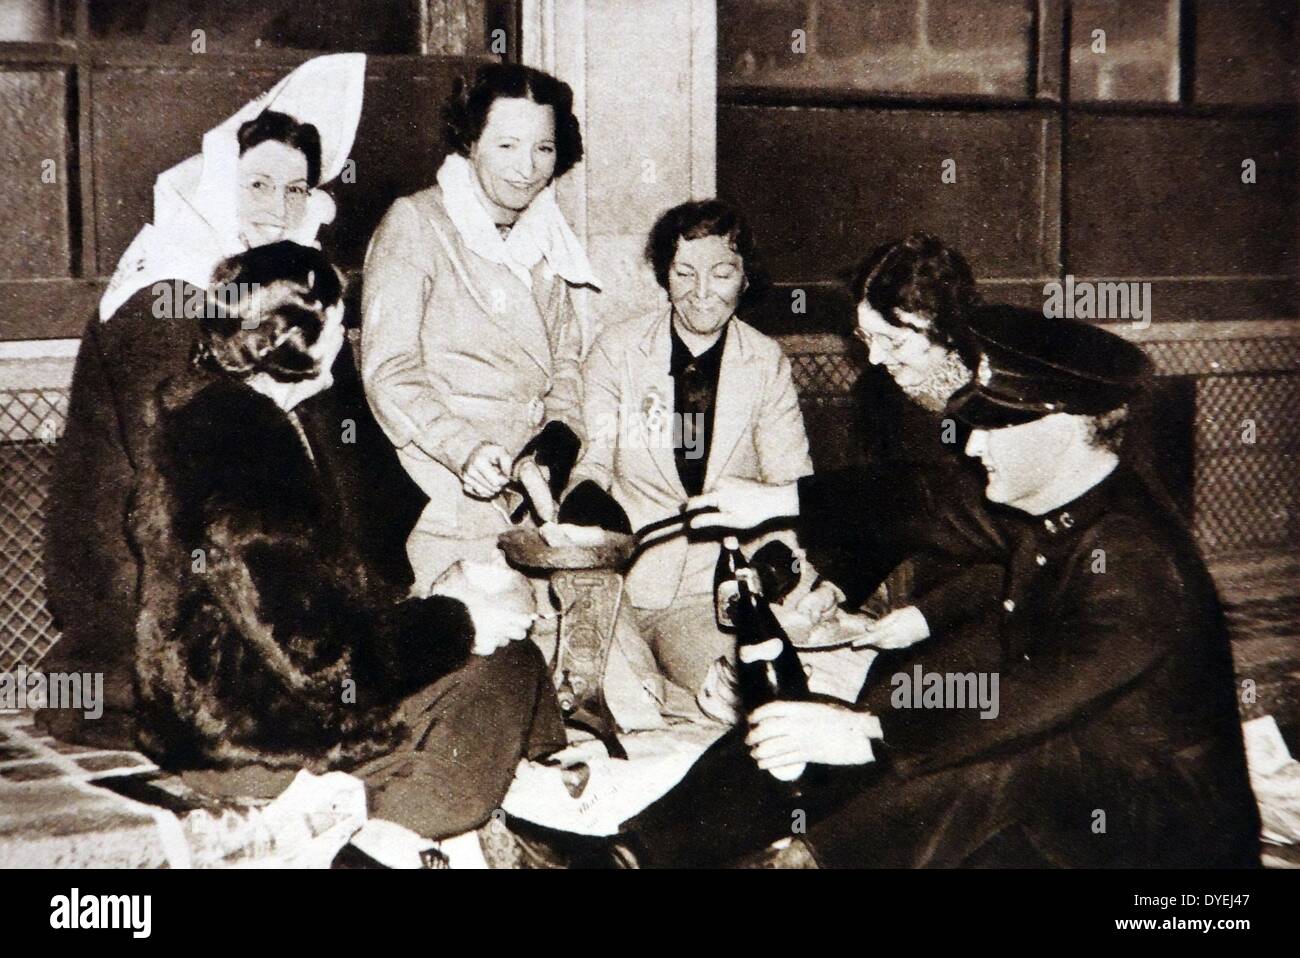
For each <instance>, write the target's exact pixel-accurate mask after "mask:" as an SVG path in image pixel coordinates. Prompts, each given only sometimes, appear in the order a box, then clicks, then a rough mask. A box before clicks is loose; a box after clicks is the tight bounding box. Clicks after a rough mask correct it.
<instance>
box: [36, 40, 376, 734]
mask: <svg viewBox="0 0 1300 958" xmlns="http://www.w3.org/2000/svg"><path fill="white" fill-rule="evenodd" d="M364 83H365V57H364V56H363V55H361V54H351V53H349V54H337V55H332V56H324V57H318V58H316V59H314V60H310V61H308V62H307V63H304V64H302V65H301V66H299V67H298V68H297V69H295V70H294V71H293V72H292V73H291V74H289V75H288V76H287V77H285V78H284V79H283V80H281V81H280V82H279V83H278V84H276V85H275V86H274V87H273V88H272V89H271V90H270V91H268V92H267V93H265V94H263V95H262V96H260V97H258V98H257V99H256V100H253V101H252V102H251V103H249V104H247V105H246V106H244V108H243V109H241V110H240V111H239V112H238V113H236V114H235V115H234V116H232V117H230V118H229V119H227V120H226V121H225V122H223V123H222V124H221V125H220V126H217V127H216V128H214V129H213V130H211V131H209V132H208V133H207V135H205V136H204V138H203V151H202V153H200V154H198V155H196V156H193V157H190V158H189V159H188V160H186V161H185V162H183V163H181V164H179V165H177V166H175V167H173V168H172V169H170V170H167V171H166V172H164V173H162V174H161V175H160V176H159V177H158V179H157V182H156V183H155V186H154V218H153V222H152V223H150V224H148V225H146V226H145V227H144V228H143V229H142V230H141V231H140V233H139V234H138V235H137V236H136V238H135V240H134V241H133V242H132V243H131V245H130V246H129V247H128V248H127V250H126V252H125V253H124V254H123V256H122V259H121V261H120V263H119V264H118V267H117V271H116V272H115V273H114V275H113V278H112V281H111V282H110V283H109V286H108V289H107V290H106V291H105V293H104V297H103V300H102V301H101V303H100V308H99V313H98V315H97V316H95V317H93V318H92V319H91V320H90V322H89V324H88V325H87V327H86V331H85V333H84V335H83V336H82V341H81V346H80V349H79V351H78V354H77V363H76V368H75V371H74V373H73V380H72V394H71V397H70V400H69V404H68V418H67V427H66V430H65V432H64V435H63V437H62V438H61V439H60V441H59V444H58V453H57V456H56V462H55V469H54V475H53V478H52V483H51V490H50V502H49V506H48V510H47V517H48V521H47V551H46V564H45V581H46V589H47V593H48V597H49V603H50V608H51V611H52V612H53V613H54V615H55V618H56V621H57V622H58V625H59V627H60V629H61V630H62V633H63V634H62V637H61V638H60V640H59V641H58V642H57V643H56V644H55V646H54V648H53V649H52V650H51V652H50V653H49V654H48V655H47V657H46V659H45V661H44V663H43V664H44V667H45V668H47V669H51V670H59V671H91V672H103V673H104V676H105V682H104V688H105V702H104V707H105V713H104V716H103V717H102V718H101V719H99V720H98V721H95V722H86V723H82V722H81V717H82V713H81V712H79V711H77V712H74V711H71V710H65V711H46V712H43V713H41V714H42V717H43V722H44V724H46V726H47V727H48V728H49V729H50V730H51V731H53V732H54V733H55V734H56V735H58V736H59V737H62V738H67V739H71V740H77V741H91V742H96V743H102V744H107V745H114V746H124V745H130V744H131V742H132V738H133V729H132V718H133V712H134V694H133V691H132V687H131V675H132V665H131V663H132V657H133V649H134V644H135V640H134V622H135V617H136V600H135V592H136V582H137V575H138V564H137V560H136V557H135V556H134V555H133V554H132V552H131V550H130V549H129V547H128V545H127V536H126V530H125V521H126V513H127V505H128V499H129V497H130V494H131V490H132V488H133V486H134V484H135V478H136V469H137V463H138V462H139V460H140V456H141V453H142V449H143V445H144V440H145V437H146V436H147V435H148V433H149V425H150V424H149V422H148V418H149V415H150V413H149V410H150V404H151V402H152V400H153V397H154V394H155V391H156V389H157V386H158V384H159V382H161V381H162V380H163V379H165V378H167V377H170V376H172V375H174V374H176V373H178V372H180V371H182V370H183V369H185V368H186V365H187V363H188V361H189V358H190V353H191V350H192V348H193V345H194V342H195V339H196V336H197V332H198V327H199V324H198V322H197V319H198V318H199V313H200V312H201V311H202V310H203V308H204V289H205V288H206V286H207V285H208V282H209V280H210V279H211V277H212V273H213V270H214V268H215V267H216V266H217V264H218V263H220V262H221V261H222V260H223V259H224V258H226V257H227V256H230V255H233V254H236V253H238V252H240V251H242V250H245V249H248V248H250V247H254V246H261V245H264V244H266V243H271V242H275V241H278V240H282V239H292V240H295V241H297V242H298V243H301V244H304V245H316V233H317V230H318V229H319V228H320V227H321V226H322V225H323V224H325V223H329V222H330V221H331V220H332V219H333V218H334V201H333V200H332V199H331V198H330V196H329V195H328V194H327V193H325V192H323V191H322V190H321V187H322V186H323V185H324V184H326V183H328V182H330V181H331V180H332V179H334V178H335V177H336V176H338V174H339V173H340V172H341V171H342V169H343V167H344V164H345V163H346V161H347V157H348V153H349V151H350V150H351V149H352V141H353V138H354V136H355V135H356V130H357V123H358V121H359V119H360V116H361V99H362V92H363V88H364ZM336 368H341V367H336ZM308 406H310V403H305V404H304V407H303V408H304V414H303V424H304V428H305V429H306V430H307V431H311V428H312V426H311V416H310V413H309V412H307V411H306V410H307V407H308ZM325 418H329V417H325ZM321 428H322V429H324V428H328V429H329V431H330V432H332V433H333V436H332V438H333V439H334V440H335V441H337V439H338V435H339V432H340V424H339V421H338V417H333V418H332V422H323V423H321ZM196 561H199V560H197V559H196Z"/></svg>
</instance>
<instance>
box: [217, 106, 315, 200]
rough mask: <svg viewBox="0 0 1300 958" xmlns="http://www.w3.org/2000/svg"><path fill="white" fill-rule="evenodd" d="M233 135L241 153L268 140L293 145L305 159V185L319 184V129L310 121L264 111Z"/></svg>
mask: <svg viewBox="0 0 1300 958" xmlns="http://www.w3.org/2000/svg"><path fill="white" fill-rule="evenodd" d="M235 136H236V139H238V140H239V155H240V156H243V155H244V154H245V153H247V152H248V151H249V150H251V149H252V148H253V147H255V146H257V145H258V144H261V143H265V142H267V141H268V140H274V141H275V142H277V143H283V144H284V145H285V146H291V147H293V148H294V149H295V150H297V151H298V152H299V153H301V154H302V155H303V156H305V157H306V158H307V183H308V185H309V186H311V187H313V188H315V187H317V186H319V185H320V163H321V159H320V156H321V148H320V130H318V129H316V127H315V126H314V125H312V124H311V123H299V122H298V121H297V120H295V119H294V118H293V117H291V116H290V115H289V114H287V113H279V112H277V111H275V110H263V111H262V112H261V113H259V114H257V116H255V117H253V118H252V119H251V120H247V121H245V122H244V123H242V124H240V127H239V132H238V133H237V134H235Z"/></svg>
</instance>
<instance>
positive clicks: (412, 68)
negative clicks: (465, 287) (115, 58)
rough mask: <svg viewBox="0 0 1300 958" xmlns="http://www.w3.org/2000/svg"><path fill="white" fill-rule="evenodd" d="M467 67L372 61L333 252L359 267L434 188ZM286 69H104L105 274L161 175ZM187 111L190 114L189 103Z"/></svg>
mask: <svg viewBox="0 0 1300 958" xmlns="http://www.w3.org/2000/svg"><path fill="white" fill-rule="evenodd" d="M466 68H467V67H466V64H465V61H457V60H444V59H436V58H400V59H397V60H386V61H372V63H371V65H370V67H369V68H368V71H367V80H366V95H365V105H364V107H363V110H362V118H361V125H360V128H359V130H358V135H357V140H356V142H355V144H354V146H353V150H352V157H353V159H354V160H356V170H355V178H356V182H355V183H344V182H342V181H341V180H340V181H339V182H336V183H335V184H333V185H332V186H331V187H330V189H331V191H332V192H333V193H334V194H335V196H336V198H337V200H338V204H339V217H338V220H337V221H336V222H335V224H334V225H333V226H332V227H330V228H328V230H327V231H325V232H323V233H322V242H323V244H324V246H325V248H326V249H327V250H328V251H330V252H331V253H332V254H333V255H335V256H336V257H337V258H338V259H339V261H340V262H341V263H342V264H343V265H345V266H356V265H359V264H360V261H361V257H362V255H363V254H364V251H365V244H366V243H367V241H368V240H369V237H370V233H371V232H372V231H373V229H374V226H375V224H376V223H377V222H378V221H379V217H380V216H382V215H383V213H384V210H385V209H387V207H388V204H389V203H391V202H392V200H393V199H394V198H396V197H397V196H400V195H402V194H404V193H409V192H412V191H414V190H416V189H419V188H421V187H423V186H427V185H429V184H430V183H432V182H433V178H434V174H435V172H436V170H437V163H438V162H439V161H440V159H441V156H442V154H441V151H440V149H439V143H440V141H441V135H442V133H441V130H442V127H441V118H440V117H441V110H442V105H443V104H444V103H445V102H446V98H447V96H448V95H449V93H450V90H451V84H452V78H453V76H454V75H455V74H456V73H457V72H460V71H462V70H464V69H466ZM284 72H286V71H285V70H282V69H276V70H268V69H257V70H248V69H245V70H236V69H231V68H213V69H191V70H177V69H165V70H125V69H112V68H110V69H104V70H100V71H97V72H96V74H95V80H94V144H95V147H94V148H95V197H96V210H97V224H98V238H99V272H100V274H101V275H107V274H110V273H111V272H112V270H113V268H114V267H115V266H116V265H117V260H118V258H119V257H120V256H121V255H122V252H123V250H125V248H126V246H127V244H129V243H130V242H131V239H132V238H133V237H134V236H135V233H136V232H137V231H138V230H139V228H140V226H141V225H142V224H143V223H145V222H148V221H149V220H150V219H151V218H152V216H153V183H154V179H155V177H156V176H157V175H158V173H159V172H161V171H163V170H165V169H167V168H168V167H170V166H172V165H173V164H175V163H178V162H180V161H181V160H183V159H185V158H186V157H187V156H191V155H193V154H194V153H195V152H197V151H198V150H199V148H200V146H201V144H202V139H203V134H204V133H205V132H207V130H208V129H210V128H211V127H213V126H214V125H216V124H217V123H219V122H221V121H222V120H223V119H225V118H226V117H227V116H229V115H230V114H231V113H233V112H235V111H236V110H237V109H239V108H240V107H241V106H242V105H243V104H244V103H245V102H247V101H248V100H250V99H252V98H253V97H254V96H256V95H258V94H259V93H261V92H262V91H263V90H266V89H267V88H269V87H271V86H272V85H274V84H275V82H276V81H277V80H279V78H280V77H281V76H283V75H284ZM182 104H183V105H184V106H183V108H182V106H181V105H182Z"/></svg>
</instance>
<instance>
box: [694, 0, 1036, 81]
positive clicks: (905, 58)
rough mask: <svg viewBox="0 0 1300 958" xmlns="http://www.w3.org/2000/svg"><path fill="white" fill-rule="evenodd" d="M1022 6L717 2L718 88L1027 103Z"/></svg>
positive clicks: (985, 0)
mask: <svg viewBox="0 0 1300 958" xmlns="http://www.w3.org/2000/svg"><path fill="white" fill-rule="evenodd" d="M1031 7H1032V4H1029V3H1025V2H1024V0H929V2H928V3H919V2H917V0H874V2H872V3H863V2H861V0H719V3H718V30H719V41H718V44H719V45H718V72H719V80H720V83H721V85H722V86H723V87H724V88H725V87H726V86H728V85H732V86H741V85H764V86H776V87H796V88H809V89H829V90H865V91H873V92H875V91H880V92H892V93H928V94H946V95H969V94H985V95H1000V96H1024V95H1025V94H1026V92H1027V91H1028V88H1029V76H1028V74H1029V53H1030V29H1031V27H1032V25H1033V16H1034V15H1033V11H1032V9H1031Z"/></svg>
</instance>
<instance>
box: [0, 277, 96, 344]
mask: <svg viewBox="0 0 1300 958" xmlns="http://www.w3.org/2000/svg"><path fill="white" fill-rule="evenodd" d="M103 292H104V284H103V283H99V282H82V281H80V280H66V279H65V280H46V281H42V282H34V281H31V282H16V283H3V282H0V342H3V341H5V340H13V339H80V338H81V332H82V330H83V329H85V327H86V321H87V320H88V319H90V317H91V316H92V315H94V313H95V310H96V309H97V308H98V305H99V297H100V296H101V295H103Z"/></svg>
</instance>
